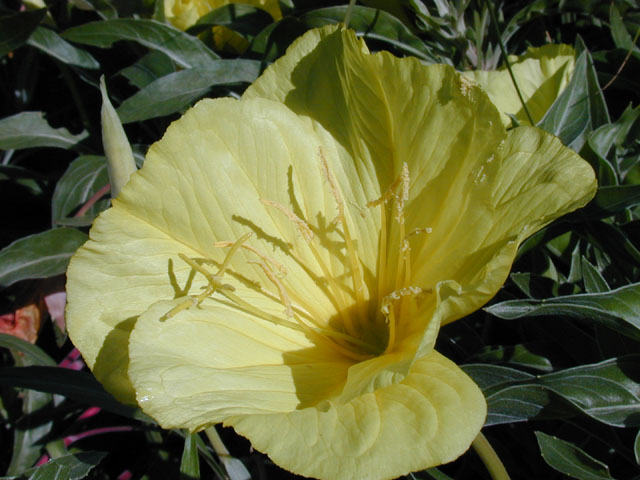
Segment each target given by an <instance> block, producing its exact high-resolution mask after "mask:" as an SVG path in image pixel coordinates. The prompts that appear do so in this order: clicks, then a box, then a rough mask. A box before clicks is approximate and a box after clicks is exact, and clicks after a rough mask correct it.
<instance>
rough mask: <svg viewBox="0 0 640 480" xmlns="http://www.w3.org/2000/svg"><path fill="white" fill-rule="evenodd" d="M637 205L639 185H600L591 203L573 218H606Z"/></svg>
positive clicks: (639, 201)
mask: <svg viewBox="0 0 640 480" xmlns="http://www.w3.org/2000/svg"><path fill="white" fill-rule="evenodd" d="M637 205H640V185H612V186H609V187H600V188H598V192H597V193H596V196H595V198H594V199H593V200H592V201H591V203H589V205H587V206H586V207H585V208H583V209H582V210H580V211H579V212H578V213H577V214H576V215H575V216H573V218H575V219H577V220H579V221H584V220H597V219H600V218H607V217H611V216H613V215H616V214H618V213H621V212H624V211H625V210H626V209H627V208H630V207H635V206H637Z"/></svg>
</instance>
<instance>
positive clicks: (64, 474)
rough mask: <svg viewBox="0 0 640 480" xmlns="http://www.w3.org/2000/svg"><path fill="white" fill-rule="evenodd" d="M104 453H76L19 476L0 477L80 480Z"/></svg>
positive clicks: (32, 479) (8, 479) (98, 461)
mask: <svg viewBox="0 0 640 480" xmlns="http://www.w3.org/2000/svg"><path fill="white" fill-rule="evenodd" d="M105 455H106V453H105V452H78V453H72V454H70V455H65V456H63V457H58V458H54V459H52V460H49V461H48V462H47V463H45V464H43V465H39V466H37V467H33V468H30V469H28V470H25V471H24V472H21V473H20V475H19V476H11V477H1V478H2V480H4V479H7V480H10V479H11V480H13V479H16V480H19V479H26V478H28V479H29V480H58V479H63V478H64V479H65V480H80V479H82V478H86V477H87V475H88V474H89V472H91V470H93V468H94V467H95V466H96V465H98V464H99V463H100V462H101V461H102V459H103V458H104V457H105Z"/></svg>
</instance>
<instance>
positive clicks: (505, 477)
mask: <svg viewBox="0 0 640 480" xmlns="http://www.w3.org/2000/svg"><path fill="white" fill-rule="evenodd" d="M471 446H472V447H473V449H474V450H475V451H476V453H477V454H478V456H479V457H480V459H481V460H482V463H484V466H485V467H487V470H488V471H489V475H491V478H492V479H493V480H510V477H509V474H508V473H507V470H506V469H505V468H504V465H503V464H502V461H500V457H498V454H497V453H496V451H495V450H494V449H493V447H492V446H491V444H490V443H489V441H488V440H487V439H486V438H485V436H484V435H483V434H482V432H480V433H478V436H477V437H476V439H475V440H474V441H473V443H472V444H471Z"/></svg>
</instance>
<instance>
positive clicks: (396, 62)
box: [67, 27, 595, 480]
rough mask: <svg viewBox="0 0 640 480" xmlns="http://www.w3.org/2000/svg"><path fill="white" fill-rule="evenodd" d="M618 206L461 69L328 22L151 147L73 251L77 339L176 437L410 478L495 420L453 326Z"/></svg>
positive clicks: (282, 460) (352, 471)
mask: <svg viewBox="0 0 640 480" xmlns="http://www.w3.org/2000/svg"><path fill="white" fill-rule="evenodd" d="M594 191H595V179H594V173H593V170H592V169H591V167H590V166H589V165H588V164H587V163H586V162H584V161H583V160H582V159H580V157H578V156H577V155H576V154H575V153H574V152H573V151H571V150H569V149H567V148H565V147H564V146H562V145H561V144H560V142H559V141H558V140H557V139H556V138H554V137H552V136H551V135H548V134H546V133H544V132H542V131H540V130H538V129H535V128H533V127H521V128H516V129H513V130H512V131H510V132H507V131H506V130H505V129H504V127H503V126H502V123H501V121H500V114H499V113H498V111H497V110H496V108H495V107H494V106H493V104H492V103H491V102H490V101H489V99H488V98H487V96H486V94H485V93H484V92H483V91H481V90H480V89H479V88H478V87H476V86H474V85H473V84H471V82H469V81H466V80H465V79H463V78H461V77H460V76H459V75H458V74H457V73H456V72H455V71H454V70H453V69H451V68H449V67H447V66H443V65H433V66H428V67H426V66H424V65H422V64H421V63H420V62H419V61H418V60H416V59H412V58H407V59H398V58H395V57H393V56H392V55H390V54H388V53H379V54H375V55H371V54H369V52H368V50H367V48H366V46H365V45H364V43H363V42H362V41H360V40H358V39H356V37H355V35H354V33H353V32H352V31H348V30H344V29H339V28H336V27H328V28H323V29H319V30H312V31H310V32H308V33H307V34H305V35H304V36H303V37H302V38H300V39H299V40H298V41H296V42H295V43H294V44H293V46H292V47H291V48H290V49H289V50H288V52H287V54H286V55H285V56H284V57H283V58H281V59H280V60H279V61H277V62H276V63H275V64H274V65H272V66H271V67H269V68H268V69H267V70H266V72H265V73H264V74H263V75H262V76H261V77H260V78H259V79H258V80H257V81H256V82H255V84H254V85H253V86H252V87H250V88H249V90H248V91H247V92H246V94H245V95H244V97H243V98H242V99H241V100H233V99H217V100H204V101H202V102H200V103H198V104H197V105H196V106H195V107H194V108H192V109H191V110H189V111H188V112H187V113H186V114H185V115H184V116H183V117H182V118H181V119H180V120H178V121H176V122H175V123H173V124H172V125H171V126H170V127H169V129H168V130H167V132H166V134H165V136H164V138H163V139H162V140H160V141H159V142H158V143H156V144H155V145H153V146H152V147H151V149H150V150H149V153H148V155H147V159H146V162H145V164H144V166H143V168H142V169H141V170H139V171H138V172H137V173H135V174H134V175H133V176H132V177H131V180H130V181H129V183H128V184H127V185H126V186H125V187H124V189H123V190H122V193H121V194H120V196H119V197H118V198H116V199H115V200H114V202H113V207H112V208H110V209H109V210H107V211H106V212H104V213H103V214H102V215H101V216H100V217H99V218H98V219H97V220H96V222H95V224H94V226H93V228H92V230H91V234H90V236H91V240H90V241H89V242H87V244H86V245H85V246H84V247H82V248H81V249H80V250H79V251H78V253H77V254H76V255H75V256H74V257H73V259H72V260H71V264H70V267H69V271H68V279H69V280H68V299H69V304H68V310H67V321H68V328H69V333H70V335H71V338H72V340H73V342H74V343H75V345H76V346H77V347H78V348H79V349H80V351H81V352H82V353H83V355H84V358H85V360H86V361H87V363H88V364H89V366H90V367H91V368H92V369H93V372H94V374H95V375H96V377H97V378H98V379H99V380H100V381H101V382H102V383H103V384H104V385H105V387H106V388H107V389H108V390H109V391H111V392H113V393H114V394H115V395H116V396H117V397H118V398H119V399H121V400H123V401H130V402H131V401H134V400H137V402H138V403H139V405H140V406H141V407H142V409H143V410H144V411H145V412H147V413H148V414H149V415H151V416H152V417H153V418H155V419H156V420H157V421H158V422H159V423H160V424H161V425H162V426H163V427H166V428H188V429H190V430H192V431H197V430H200V429H203V428H205V427H207V426H209V425H212V424H215V423H218V422H224V424H225V425H230V426H233V427H234V428H235V430H236V431H237V432H238V433H239V434H241V435H244V436H246V437H247V438H249V439H250V440H251V442H252V444H253V446H254V447H255V448H256V449H258V450H260V451H262V452H265V453H267V454H268V455H269V456H270V457H271V458H272V460H273V461H274V462H276V463H277V464H279V465H281V466H282V467H284V468H286V469H288V470H291V471H293V472H296V473H299V474H302V475H306V476H312V477H318V478H324V479H331V480H334V479H362V478H369V479H382V478H392V477H396V476H399V475H402V474H406V473H408V472H410V471H415V470H420V469H424V468H427V467H431V466H434V465H438V464H441V463H445V462H449V461H451V460H454V459H455V458H457V457H458V456H459V455H461V454H462V453H463V452H464V451H466V450H467V448H468V447H469V445H470V443H471V441H472V440H473V439H474V438H475V437H476V435H477V434H478V432H479V430H480V428H481V427H482V425H483V423H484V419H485V414H486V404H485V401H484V398H483V396H482V393H481V392H480V390H479V389H478V387H477V386H476V385H475V384H474V383H473V381H472V380H471V379H470V378H469V377H467V375H466V374H464V373H463V372H462V370H460V368H458V367H457V366H456V365H455V364H454V363H453V362H451V361H450V360H448V359H446V358H444V357H443V356H442V355H440V354H439V353H438V352H436V351H435V350H434V348H433V347H434V343H435V340H436V335H437V333H438V330H439V328H440V326H441V325H444V324H447V323H449V322H452V321H454V320H456V319H459V318H461V317H463V316H465V315H467V314H469V313H471V312H473V311H474V310H476V309H478V308H479V307H480V306H482V305H483V304H484V303H485V302H487V301H488V300H489V299H490V298H491V297H492V296H493V295H494V294H495V293H496V292H497V290H498V289H499V288H500V286H501V285H502V283H503V282H504V281H505V279H506V277H507V274H508V272H509V269H510V266H511V263H512V261H513V259H514V256H515V254H516V250H517V248H518V245H519V244H520V242H521V241H522V240H523V239H525V238H526V237H527V236H529V235H531V234H532V233H534V232H535V231H536V230H538V229H540V228H542V227H543V226H544V225H546V224H548V223H549V222H551V221H552V220H554V219H555V218H557V217H558V216H560V215H563V214H565V213H567V212H569V211H572V210H574V209H576V208H578V207H580V206H582V205H584V204H585V203H586V202H587V201H588V200H589V199H590V198H591V197H592V196H593V194H594Z"/></svg>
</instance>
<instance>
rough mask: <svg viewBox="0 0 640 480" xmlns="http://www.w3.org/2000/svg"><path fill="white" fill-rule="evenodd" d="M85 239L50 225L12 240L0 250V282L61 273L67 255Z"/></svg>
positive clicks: (80, 235)
mask: <svg viewBox="0 0 640 480" xmlns="http://www.w3.org/2000/svg"><path fill="white" fill-rule="evenodd" d="M86 241H87V235H86V234H85V233H82V232H80V231H79V230H75V229H73V228H54V229H53V230H47V231H45V232H42V233H37V234H34V235H29V236H27V237H24V238H21V239H19V240H16V241H15V242H13V243H12V244H10V245H8V246H7V247H5V248H3V249H2V250H0V285H1V286H5V287H7V286H9V285H11V284H13V283H15V282H18V281H20V280H25V279H28V278H47V277H52V276H54V275H60V274H61V273H64V272H65V271H66V270H67V264H68V263H69V258H70V257H71V255H73V254H74V253H75V251H76V250H77V249H78V248H80V246H81V245H82V244H83V243H84V242H86Z"/></svg>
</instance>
